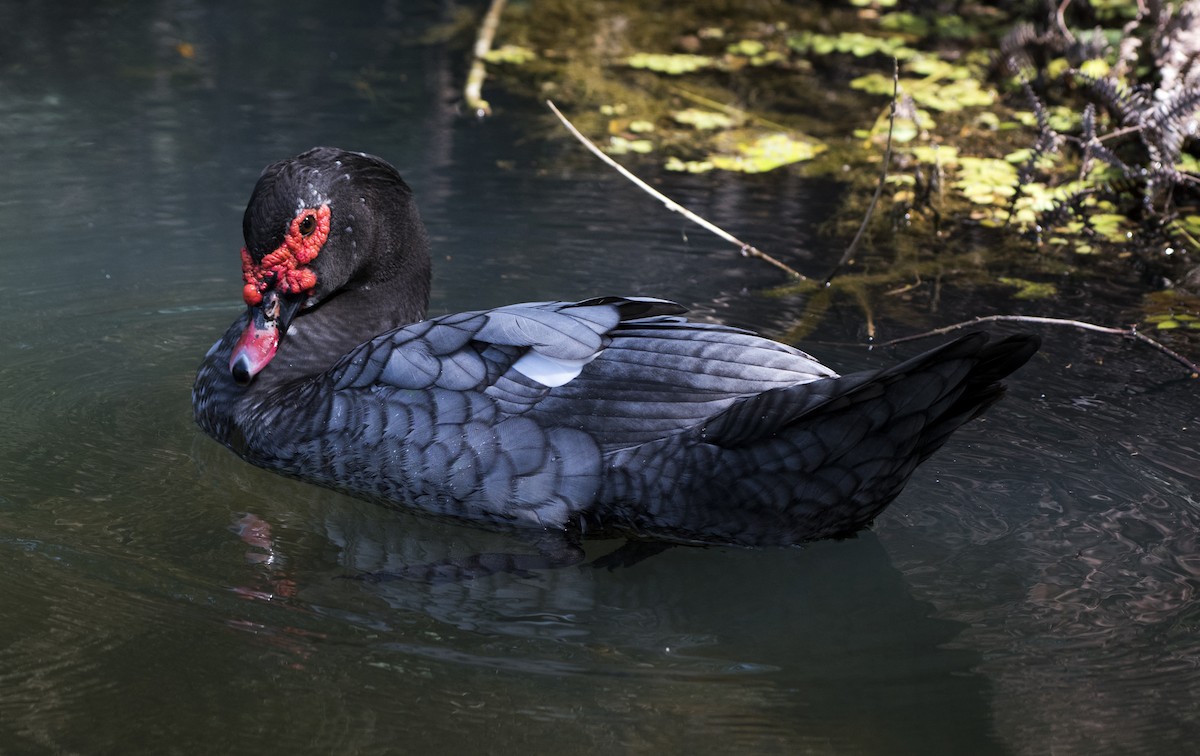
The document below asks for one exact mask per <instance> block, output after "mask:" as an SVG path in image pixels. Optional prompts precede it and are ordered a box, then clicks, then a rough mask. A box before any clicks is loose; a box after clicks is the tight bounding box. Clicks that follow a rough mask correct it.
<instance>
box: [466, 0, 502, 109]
mask: <svg viewBox="0 0 1200 756" xmlns="http://www.w3.org/2000/svg"><path fill="white" fill-rule="evenodd" d="M505 2H507V0H492V4H491V6H490V7H489V8H488V11H487V15H486V16H484V17H483V23H482V24H480V25H479V36H477V37H475V55H474V57H475V59H474V60H472V61H471V72H470V73H468V74H467V83H466V86H464V87H463V99H464V100H466V102H467V107H469V108H471V110H474V111H475V114H476V115H477V116H480V117H481V118H482V117H483V116H489V115H491V114H492V106H491V105H489V104H488V101H487V100H485V99H483V80H484V78H485V77H486V76H487V69H486V68H484V63H483V61H484V58H486V57H487V54H488V52H489V51H490V50H491V49H492V40H493V39H495V38H496V29H497V28H498V27H499V26H500V14H501V13H503V12H504V4H505Z"/></svg>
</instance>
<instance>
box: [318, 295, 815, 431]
mask: <svg viewBox="0 0 1200 756" xmlns="http://www.w3.org/2000/svg"><path fill="white" fill-rule="evenodd" d="M683 311H684V310H683V308H682V307H680V306H679V305H676V304H674V303H671V302H667V301H664V300H657V299H647V298H632V297H628V298H626V297H606V298H600V299H590V300H585V301H583V302H575V303H565V302H538V303H527V304H519V305H510V306H508V307H502V308H499V309H496V310H489V311H482V312H468V313H460V314H456V315H449V316H445V317H442V318H437V319H433V320H427V321H423V322H421V323H416V324H414V325H411V326H407V327H405V328H402V329H399V330H397V331H394V332H392V333H389V334H386V335H384V336H381V337H379V338H377V339H375V340H373V341H371V342H369V343H367V344H364V345H363V346H362V347H360V348H359V349H357V350H355V352H353V353H351V354H350V355H348V356H347V358H346V359H345V360H344V361H343V363H342V364H340V365H338V366H337V367H335V368H334V370H333V371H331V372H332V374H333V375H334V376H335V388H336V389H338V390H347V389H355V388H358V389H363V388H369V387H391V388H395V389H412V390H427V389H446V390H450V391H477V392H482V393H483V394H484V395H486V396H488V397H489V398H491V399H492V400H493V401H494V402H495V404H496V406H497V408H498V409H499V410H500V413H501V414H502V415H503V416H523V417H527V418H529V419H531V420H534V421H535V422H536V423H537V424H538V425H539V426H541V427H547V428H548V427H564V428H573V429H578V430H581V431H583V432H584V433H585V434H587V435H588V436H590V437H591V438H592V439H594V440H595V442H596V443H597V444H598V445H599V447H600V448H601V449H602V450H603V451H604V452H608V451H611V450H614V449H619V448H625V447H628V446H632V445H636V444H639V443H644V442H646V441H650V440H653V439H656V438H661V437H663V436H665V435H668V434H671V433H674V432H678V431H681V430H684V429H687V428H691V427H694V426H696V425H697V424H700V423H703V422H705V421H706V420H707V419H709V418H711V417H713V416H714V415H717V414H719V413H720V412H722V411H723V410H725V409H726V408H728V407H729V406H730V404H732V403H733V402H734V401H735V400H737V399H738V398H740V397H745V396H748V395H754V394H759V393H762V392H763V391H767V390H769V389H772V388H779V387H783V386H794V385H796V384H799V383H807V382H810V381H813V380H817V379H820V378H829V377H835V376H836V373H834V372H833V371H831V370H829V369H828V368H826V367H825V366H823V365H821V364H820V363H819V362H817V361H816V360H814V359H813V358H812V357H810V356H808V355H807V354H805V353H803V352H800V351H799V350H796V349H793V348H791V347H788V346H785V345H783V344H779V343H777V342H774V341H770V340H768V339H763V338H761V337H758V336H755V335H753V334H751V333H748V332H746V331H742V330H739V329H735V328H730V327H728V326H719V325H712V324H705V323H693V322H689V321H687V320H684V319H682V318H679V317H676V316H677V315H678V314H679V313H680V312H683Z"/></svg>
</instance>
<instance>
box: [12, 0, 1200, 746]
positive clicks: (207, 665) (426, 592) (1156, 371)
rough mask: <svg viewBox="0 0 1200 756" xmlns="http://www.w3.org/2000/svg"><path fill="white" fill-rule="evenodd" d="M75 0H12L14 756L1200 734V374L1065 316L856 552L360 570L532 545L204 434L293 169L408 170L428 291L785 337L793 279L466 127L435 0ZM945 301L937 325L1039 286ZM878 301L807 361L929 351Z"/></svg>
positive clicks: (763, 200) (806, 202)
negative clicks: (424, 239) (318, 165)
mask: <svg viewBox="0 0 1200 756" xmlns="http://www.w3.org/2000/svg"><path fill="white" fill-rule="evenodd" d="M14 5H15V4H14ZM74 5H75V6H76V7H75V8H74V10H64V7H65V6H61V5H59V4H54V5H49V4H47V5H36V4H26V5H23V6H19V7H12V6H5V7H4V8H3V9H0V23H2V24H3V27H4V28H6V29H9V30H10V31H11V30H18V31H19V34H18V35H17V37H18V38H17V39H14V41H13V44H11V45H9V46H8V47H7V48H6V49H5V50H4V51H3V55H4V57H3V58H0V63H2V68H0V134H2V135H3V143H4V145H5V148H6V149H5V168H4V171H3V172H2V173H0V219H2V222H3V227H4V228H5V229H6V234H5V239H4V243H3V245H2V246H0V264H2V266H3V270H4V275H3V277H0V354H2V355H3V358H2V361H0V607H3V611H2V612H0V752H3V753H5V754H8V753H14V754H24V753H154V754H161V753H230V754H235V753H247V754H261V753H318V754H325V753H339V754H377V753H378V754H382V753H404V752H412V753H438V752H440V753H454V752H466V751H474V752H491V753H518V752H519V753H546V752H564V753H605V754H611V753H647V752H654V753H662V752H689V753H719V752H741V753H752V752H753V753H772V752H774V753H818V754H821V753H839V754H858V753H862V754H905V753H912V754H930V753H972V754H985V753H1017V754H1043V753H1056V754H1064V753H1089V754H1095V753H1113V754H1117V753H1120V754H1127V753H1170V752H1188V751H1190V750H1191V749H1193V748H1194V745H1195V742H1196V739H1197V737H1200V601H1198V600H1197V596H1196V591H1197V588H1198V587H1200V549H1198V545H1200V544H1197V535H1198V534H1200V494H1197V491H1200V422H1198V420H1197V408H1198V406H1200V403H1198V402H1197V394H1196V390H1197V387H1196V383H1195V382H1194V381H1189V380H1187V379H1186V378H1184V377H1183V375H1182V372H1181V370H1180V369H1179V367H1178V366H1177V365H1175V364H1174V363H1172V362H1169V361H1166V360H1165V359H1162V358H1161V357H1160V356H1159V355H1157V354H1155V353H1152V352H1150V351H1147V350H1142V349H1138V348H1136V347H1133V346H1131V345H1130V344H1128V343H1125V342H1120V341H1115V340H1112V339H1109V338H1104V337H1100V336H1097V335H1094V334H1085V333H1083V332H1079V331H1073V330H1054V331H1046V332H1043V336H1044V338H1045V345H1044V347H1043V349H1042V352H1041V353H1040V354H1039V355H1038V356H1037V357H1035V359H1034V361H1033V362H1032V363H1031V364H1030V365H1028V366H1027V367H1026V368H1025V369H1023V370H1022V371H1021V372H1020V373H1018V375H1017V376H1015V377H1014V379H1012V380H1011V382H1010V391H1009V395H1008V397H1007V398H1006V399H1005V400H1004V401H1003V402H1002V403H1001V404H1000V405H998V406H997V407H995V408H994V409H993V410H992V411H991V412H990V413H989V414H988V416H987V417H986V419H984V420H982V421H978V422H974V423H972V424H970V425H968V426H967V427H965V428H963V429H962V430H961V431H960V432H959V433H958V434H957V435H956V436H955V438H954V439H953V440H952V441H951V442H950V443H949V444H948V445H947V446H946V447H945V448H944V449H943V450H942V451H941V452H940V453H939V454H937V455H936V456H935V457H934V458H933V459H931V460H930V461H929V462H928V463H927V464H925V465H924V466H923V467H922V468H921V470H920V471H918V473H917V475H916V476H915V477H914V478H913V480H912V482H911V484H910V485H909V486H908V488H907V489H906V491H905V492H904V494H903V495H901V497H900V498H899V499H898V500H897V501H896V502H895V504H894V505H893V506H892V507H891V508H890V509H888V510H887V511H886V512H885V514H884V515H883V516H882V517H880V519H879V520H878V521H877V523H876V524H875V526H874V528H873V529H872V530H871V531H868V532H865V533H863V534H862V535H861V536H860V537H858V538H855V539H852V540H849V541H844V542H838V543H821V544H817V545H814V546H811V547H809V548H804V549H787V550H785V549H764V550H738V549H720V548H709V549H682V548H680V549H673V550H669V551H667V552H665V553H663V554H661V555H658V556H656V557H653V558H651V559H648V560H646V561H644V562H641V563H639V564H637V565H635V566H633V567H630V568H625V569H617V570H613V571H609V570H605V569H594V568H590V567H583V568H571V569H563V570H557V571H549V572H544V573H539V574H536V575H532V576H513V575H496V576H492V577H488V578H484V579H479V580H475V581H469V582H462V583H451V584H438V585H425V584H420V583H416V582H407V581H393V582H385V583H378V584H372V583H367V582H364V581H360V580H348V579H345V578H346V577H347V576H353V575H355V574H359V573H361V572H362V571H373V570H387V569H389V568H390V569H395V568H396V567H397V566H399V565H407V564H419V563H424V562H431V561H436V560H438V559H443V558H446V557H453V556H466V555H471V554H476V553H481V552H489V551H499V552H503V551H517V550H521V549H522V547H523V545H522V544H521V543H519V542H516V541H514V540H513V539H511V538H510V537H509V536H506V535H504V534H497V533H490V532H485V531H481V530H477V529H473V528H468V527H463V526H459V525H455V524H448V523H443V522H436V521H430V520H428V519H419V518H415V517H411V516H406V515H403V514H397V513H395V512H391V511H386V510H383V509H382V508H379V507H375V506H371V505H368V504H365V503H362V502H358V501H355V500H352V499H348V498H346V497H342V496H339V495H336V494H333V493H331V492H328V491H325V490H322V489H318V488H314V487H311V486H307V485H304V484H300V483H297V482H294V481H290V480H286V479H283V478H281V477H278V476H275V475H272V474H269V473H266V472H262V471H260V470H257V469H254V468H251V467H250V466H248V465H246V464H245V463H243V462H241V461H240V460H238V459H236V458H235V457H234V456H233V455H231V454H230V453H228V452H227V451H226V450H224V449H223V448H220V447H218V446H217V445H216V444H215V443H213V442H212V441H210V440H209V439H207V438H206V437H204V436H203V435H202V434H201V432H200V431H199V430H198V429H197V428H196V427H195V426H194V425H193V423H192V420H191V407H190V396H189V392H190V386H191V382H192V378H193V375H194V371H195V368H196V366H197V365H198V363H199V361H200V358H201V356H202V355H203V354H204V352H205V351H206V350H207V348H208V347H209V345H210V344H211V343H212V342H213V341H214V340H215V339H216V338H217V336H218V335H219V334H220V333H221V332H222V331H223V330H224V328H225V327H226V325H227V324H228V323H229V322H230V321H231V320H232V319H233V318H234V317H235V316H236V315H237V313H238V312H239V309H240V305H239V292H240V288H241V283H240V270H239V261H238V249H239V247H240V246H241V240H240V230H241V212H242V209H243V207H244V203H245V201H246V199H247V198H248V196H249V193H250V189H251V187H252V186H253V182H254V180H255V178H256V177H257V175H258V172H259V171H260V170H261V168H262V166H264V165H265V164H267V163H268V162H271V161H273V160H276V159H278V158H281V157H284V156H289V155H292V154H295V153H297V152H300V151H301V150H303V149H306V148H308V147H310V146H312V145H314V144H335V145H338V146H343V147H347V148H352V149H360V150H366V151H369V152H374V153H376V154H379V155H382V156H384V157H386V158H388V159H389V160H391V161H392V162H393V163H395V164H396V165H397V166H398V167H399V168H400V169H401V172H402V173H403V174H404V175H405V177H406V178H407V180H408V181H409V183H410V184H411V185H412V186H413V187H414V189H415V190H416V192H417V195H418V198H419V200H420V203H421V206H422V209H423V212H424V215H425V218H426V221H427V223H428V225H429V227H430V231H431V234H432V237H433V240H434V243H435V285H434V297H433V303H432V310H433V311H434V312H439V313H440V312H450V311H455V310H460V309H474V308H479V307H488V306H495V305H500V304H504V303H508V302H512V301H521V300H540V299H557V298H581V297H585V296H590V295H595V294H605V293H618V294H644V295H651V294H653V295H657V296H663V297H668V298H672V299H676V300H678V301H680V302H682V303H684V304H686V305H688V306H690V307H692V308H693V312H694V313H695V314H696V315H697V316H698V317H702V318H709V319H715V320H720V321H723V322H727V323H731V324H734V325H738V326H743V327H748V328H753V329H755V330H758V331H760V332H764V333H767V334H773V335H780V334H784V333H786V332H787V331H788V329H789V328H790V327H791V326H792V325H793V324H794V323H795V321H796V318H797V317H798V314H799V313H801V312H802V311H803V309H804V304H805V303H804V301H803V298H801V297H785V298H777V297H769V296H766V295H765V293H764V292H765V291H766V290H768V289H769V288H770V287H772V286H775V285H777V284H779V283H781V281H780V279H779V277H778V273H777V272H776V271H775V270H774V269H772V268H770V267H768V266H766V265H763V264H761V263H756V262H755V261H752V260H745V259H742V258H739V257H738V256H737V255H736V252H735V251H733V250H731V249H730V248H729V247H728V246H727V245H725V244H724V243H723V242H720V241H719V240H716V239H713V238H711V237H708V236H707V235H704V232H702V231H699V230H698V229H695V228H693V227H691V226H690V225H685V222H684V221H682V220H681V219H680V218H678V217H677V216H674V215H672V214H670V213H667V212H666V211H664V210H663V209H662V208H661V207H660V206H659V205H657V204H656V203H655V202H654V201H653V200H651V199H649V198H648V197H646V196H645V195H643V194H641V193H640V192H638V191H637V190H636V189H634V188H633V187H632V186H631V185H629V184H627V183H625V181H624V180H623V179H621V178H619V177H617V176H616V175H614V174H612V173H611V172H610V171H609V170H608V169H606V168H604V167H603V166H602V165H600V164H599V163H598V162H596V161H594V160H593V159H592V158H591V157H589V156H587V155H586V154H584V153H583V152H582V151H581V149H580V148H579V147H578V146H577V145H574V144H572V143H568V142H567V141H564V140H562V139H561V138H559V135H558V134H557V133H554V132H552V127H551V124H550V121H548V120H547V119H546V116H545V113H544V111H542V110H541V109H540V107H539V106H538V105H537V104H533V103H528V102H525V101H520V100H514V99H512V98H506V97H505V96H504V95H503V93H501V92H492V91H489V93H488V94H489V97H490V98H491V99H492V100H493V103H494V104H495V105H497V110H498V112H497V115H496V117H495V118H493V119H492V120H489V121H487V122H485V123H479V122H476V121H474V120H472V119H469V118H465V117H462V116H461V115H460V114H459V113H458V111H457V110H456V101H457V97H458V95H457V91H458V88H459V86H460V82H461V79H462V75H463V69H464V65H463V59H464V58H463V51H462V50H461V49H460V48H458V47H447V46H442V45H438V44H426V43H422V35H423V34H425V33H426V32H427V31H428V30H429V29H430V28H431V27H433V26H434V25H435V24H439V23H441V22H444V21H446V20H447V18H448V17H449V15H450V13H449V11H445V10H443V9H442V8H441V6H440V5H438V4H435V3H425V4H420V3H408V2H406V3H400V2H389V3H382V4H380V6H379V7H375V8H372V9H370V12H369V13H368V12H367V11H365V10H363V11H360V10H358V9H357V6H355V5H353V4H342V5H340V6H337V7H336V11H335V10H331V8H332V6H329V5H328V4H321V3H314V2H306V3H300V4H292V7H290V8H289V9H287V10H282V6H280V7H279V8H277V7H276V6H275V5H274V4H267V3H257V4H256V3H248V4H241V5H239V6H238V7H239V8H241V9H240V10H236V11H234V10H230V9H225V10H213V9H209V8H207V7H206V5H205V4H201V3H193V2H169V3H163V4H151V3H129V4H115V3H113V4H109V3H76V4H74ZM64 18H65V19H66V20H64ZM647 170H648V171H649V173H648V177H649V178H651V179H653V180H655V181H657V182H659V183H660V185H661V186H662V187H663V188H664V189H665V190H666V191H667V192H668V193H669V194H671V195H673V196H675V197H676V198H678V199H680V200H681V201H683V202H684V203H685V204H687V205H689V206H691V207H692V208H693V209H695V210H696V211H697V212H699V213H700V214H702V215H704V216H706V217H708V218H709V219H710V220H712V221H714V222H716V223H718V224H720V225H723V226H725V227H726V228H728V229H729V230H730V231H732V232H733V233H735V234H737V235H739V236H741V237H743V238H746V239H747V240H749V241H752V242H753V243H754V244H756V245H757V246H759V247H761V248H762V249H764V250H767V251H770V252H771V253H773V254H775V255H777V256H780V257H782V258H784V259H786V260H787V261H788V262H789V263H790V264H792V265H794V266H796V267H798V268H801V269H804V270H810V271H818V272H820V271H824V270H826V269H827V268H828V266H829V265H831V264H832V262H833V261H834V260H836V259H837V257H838V256H839V255H840V253H841V249H842V246H841V244H840V243H838V242H836V241H835V240H831V239H828V238H824V237H821V236H820V235H818V234H817V228H818V226H819V224H820V223H821V222H823V221H824V220H825V219H827V218H828V217H829V215H830V214H831V213H832V212H833V210H834V208H835V204H834V203H835V202H836V201H837V187H836V186H831V185H829V184H826V183H822V182H814V181H805V180H801V179H799V178H797V177H795V176H794V175H789V174H788V173H787V171H786V170H784V171H777V172H775V173H773V174H769V175H766V176H760V177H749V178H747V177H731V176H727V175H714V174H708V175H704V176H680V175H673V174H661V175H659V174H656V173H655V172H654V171H653V169H652V168H647ZM1064 288H1065V289H1066V290H1067V292H1068V294H1069V295H1070V296H1067V297H1064V298H1063V300H1061V301H1059V302H1055V303H1050V304H1047V305H1045V307H1046V308H1048V309H1045V310H1043V311H1040V312H1039V314H1058V315H1062V316H1067V317H1085V318H1086V319H1089V320H1093V321H1096V322H1108V323H1113V324H1119V323H1122V322H1125V321H1126V320H1129V319H1131V315H1130V312H1131V311H1130V310H1129V309H1128V308H1129V306H1130V305H1131V304H1132V303H1134V302H1136V296H1137V292H1136V291H1135V290H1131V289H1127V288H1125V287H1123V286H1122V285H1120V284H1114V285H1113V286H1111V287H1110V288H1109V289H1108V290H1105V291H1102V292H1098V291H1096V290H1094V289H1092V288H1089V287H1084V286H1082V285H1071V284H1070V282H1069V281H1064ZM938 301H939V303H940V304H939V307H938V308H936V309H934V308H930V307H922V306H920V305H919V303H916V302H914V304H913V305H912V309H913V312H914V313H915V314H914V315H913V319H914V320H915V321H917V322H919V324H920V325H922V326H935V325H943V324H947V323H950V322H954V321H957V320H961V319H964V318H966V317H970V316H973V315H977V314H986V313H990V312H1006V311H1012V303H1011V302H1008V301H1004V300H999V301H996V300H994V299H991V298H988V297H985V296H984V295H983V294H981V293H977V292H976V293H972V292H959V293H955V292H953V291H949V290H947V291H946V292H945V293H944V294H943V296H942V297H941V298H940V300H938ZM1049 308H1054V309H1049ZM861 323H862V317H861V313H860V311H859V310H858V309H857V307H855V306H854V304H853V302H835V306H834V307H833V308H832V309H831V310H830V311H829V313H828V314H827V315H826V316H825V318H824V320H823V321H822V322H821V325H820V327H819V328H818V330H817V332H816V333H815V334H814V335H813V338H814V339H816V340H817V341H818V342H828V343H829V344H835V343H837V342H841V343H842V344H843V345H842V346H837V345H829V344H825V345H822V344H821V343H812V342H810V343H808V348H809V349H810V351H813V352H814V353H815V354H817V356H819V357H821V358H822V359H824V360H825V361H827V362H829V363H830V364H831V365H833V366H834V367H836V368H839V369H842V370H853V369H860V368H865V367H870V366H877V365H882V364H886V363H889V362H892V361H894V360H897V359H900V358H901V357H903V356H904V355H907V354H911V353H913V352H915V351H918V350H919V349H921V348H925V347H928V346H930V345H931V344H930V343H921V344H919V345H912V346H911V348H905V349H899V348H898V349H896V350H879V351H876V352H874V353H871V352H867V351H866V350H863V349H860V348H855V347H852V346H845V345H844V344H845V343H846V342H853V341H857V340H861V337H862V327H861ZM890 325H893V326H894V324H890ZM888 326H889V324H888V323H881V327H883V328H884V330H885V334H887V333H888V332H887V328H888ZM911 330H913V329H912V328H911V326H905V327H893V328H892V329H891V335H900V334H901V333H902V332H903V333H907V332H911ZM618 545H619V544H617V543H612V542H599V543H590V544H588V553H589V557H597V556H601V555H603V554H605V553H607V552H608V551H611V550H612V549H614V548H616V547H617V546H618Z"/></svg>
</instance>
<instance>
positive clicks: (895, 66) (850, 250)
mask: <svg viewBox="0 0 1200 756" xmlns="http://www.w3.org/2000/svg"><path fill="white" fill-rule="evenodd" d="M899 96H900V61H898V60H897V59H895V58H892V105H891V108H890V110H889V111H888V133H887V146H886V147H885V148H884V151H883V168H882V169H881V170H880V171H879V183H878V184H876V186H875V196H873V197H871V204H869V205H867V212H866V214H865V215H864V216H863V219H862V225H861V226H859V227H858V233H857V234H855V235H854V240H853V241H851V242H850V246H849V247H846V251H845V252H843V253H842V259H840V260H838V262H837V265H834V266H833V270H831V271H829V275H827V276H825V280H824V282H823V283H824V284H825V285H826V286H828V285H829V282H830V281H832V280H833V277H834V276H836V275H837V274H838V271H840V270H841V269H842V266H844V265H845V264H846V263H848V262H850V258H851V257H853V256H854V253H855V252H856V251H858V245H859V243H861V242H862V238H863V234H865V233H866V231H867V224H868V223H870V222H871V216H872V215H874V214H875V206H876V205H877V204H879V195H880V194H882V193H883V182H884V181H886V180H887V174H888V166H890V165H891V163H892V131H893V129H894V128H895V126H896V99H897V98H898V97H899Z"/></svg>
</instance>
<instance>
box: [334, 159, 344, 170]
mask: <svg viewBox="0 0 1200 756" xmlns="http://www.w3.org/2000/svg"><path fill="white" fill-rule="evenodd" d="M333 164H334V165H336V166H337V167H338V168H341V167H342V161H341V160H334V161H333Z"/></svg>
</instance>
